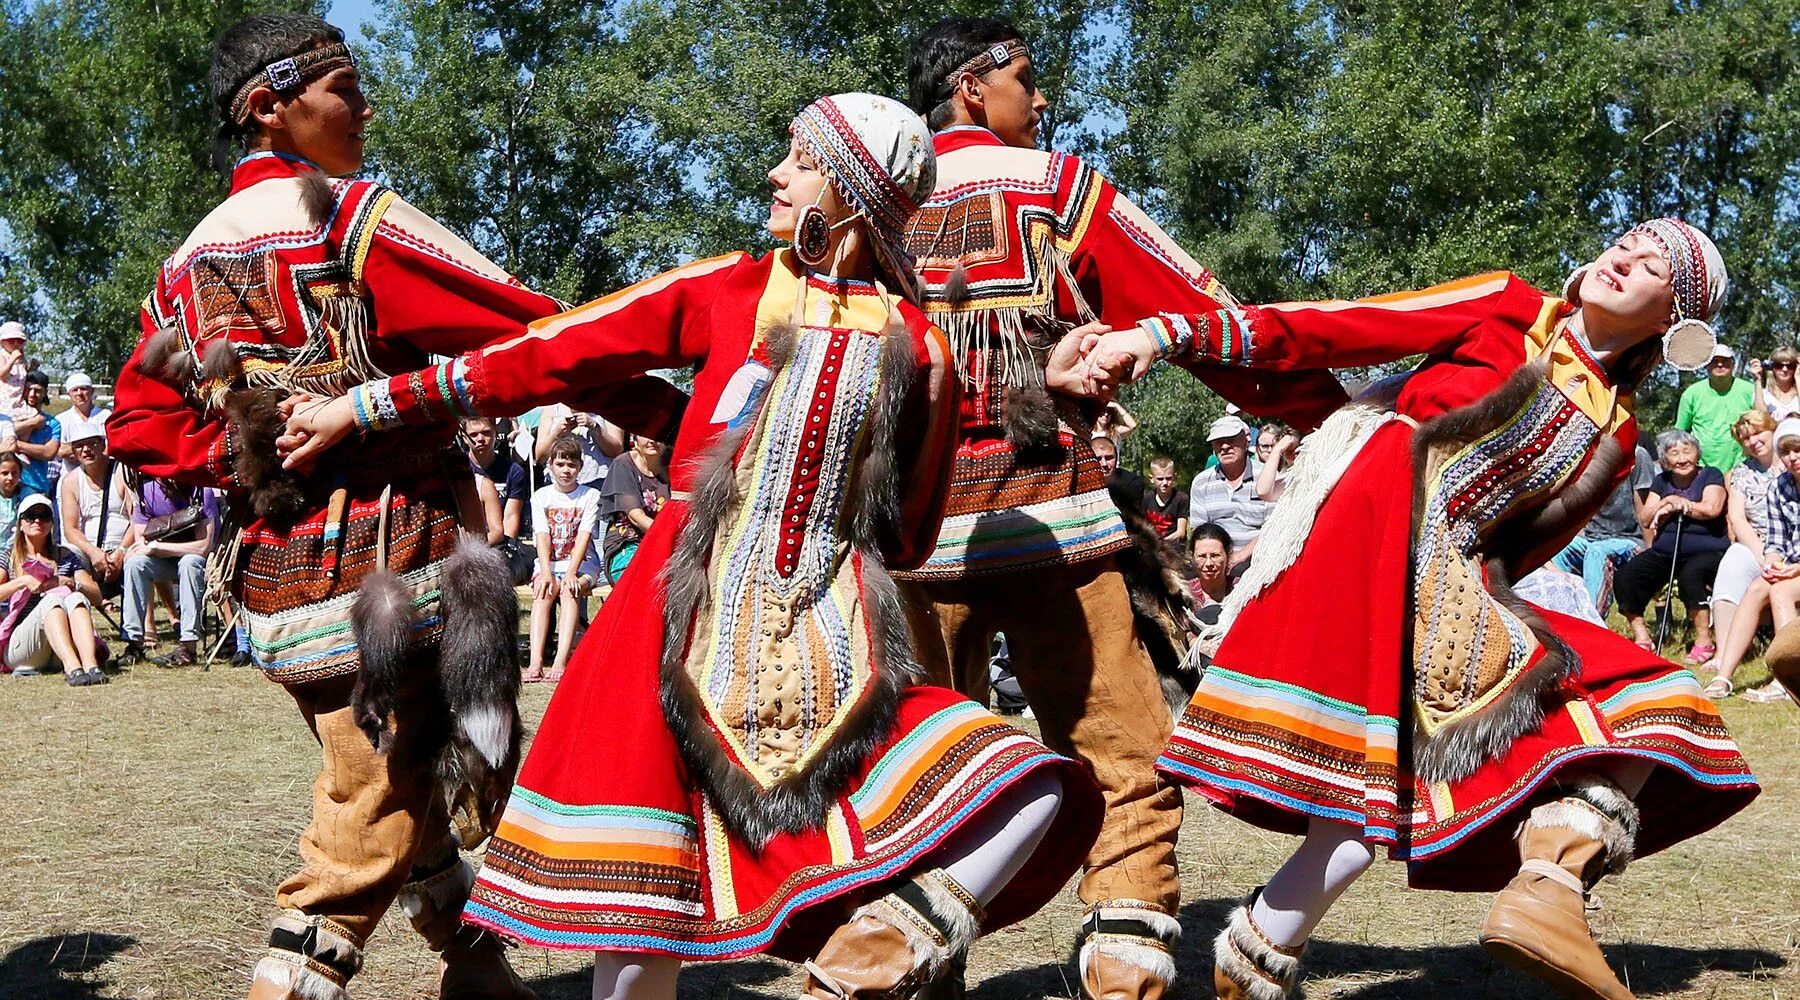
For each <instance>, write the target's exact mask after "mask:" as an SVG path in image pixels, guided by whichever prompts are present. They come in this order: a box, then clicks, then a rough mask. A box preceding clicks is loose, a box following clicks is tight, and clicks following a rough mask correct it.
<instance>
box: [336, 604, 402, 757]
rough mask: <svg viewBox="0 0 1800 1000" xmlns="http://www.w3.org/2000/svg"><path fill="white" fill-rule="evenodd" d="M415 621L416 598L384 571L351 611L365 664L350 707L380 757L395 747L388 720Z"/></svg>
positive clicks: (352, 606)
mask: <svg viewBox="0 0 1800 1000" xmlns="http://www.w3.org/2000/svg"><path fill="white" fill-rule="evenodd" d="M413 619H414V615H413V603H412V593H411V592H410V591H409V590H407V588H406V585H405V584H403V583H401V582H400V578H399V577H398V576H395V575H394V574H393V573H390V572H388V571H386V570H381V571H378V572H375V573H370V574H369V575H368V576H366V577H363V580H362V586H361V588H360V589H359V590H358V592H357V595H356V602H355V603H354V604H352V605H351V606H350V623H351V627H352V628H354V629H355V632H356V644H357V646H358V649H359V652H360V654H361V660H362V666H361V668H360V669H359V670H358V671H357V674H356V687H355V688H354V689H353V690H352V691H351V692H350V706H351V712H352V714H353V716H354V717H355V719H356V724H357V726H358V727H360V728H361V729H362V731H363V733H364V734H365V735H367V736H368V737H369V744H370V745H371V746H373V747H374V748H375V749H376V750H377V751H378V752H381V753H386V752H387V750H388V747H389V745H390V744H391V743H392V742H393V736H392V734H391V733H390V732H389V731H388V716H389V715H390V714H391V713H392V712H393V711H394V698H395V695H396V693H397V692H398V691H399V690H400V675H401V671H403V670H404V669H405V667H406V647H407V641H408V640H409V639H410V638H411V636H412V626H413Z"/></svg>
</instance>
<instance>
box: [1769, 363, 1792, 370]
mask: <svg viewBox="0 0 1800 1000" xmlns="http://www.w3.org/2000/svg"><path fill="white" fill-rule="evenodd" d="M1769 367H1770V368H1773V369H1775V370H1777V371H1784V372H1791V371H1793V370H1794V363H1793V362H1792V361H1777V362H1775V363H1774V364H1772V365H1770V366H1769Z"/></svg>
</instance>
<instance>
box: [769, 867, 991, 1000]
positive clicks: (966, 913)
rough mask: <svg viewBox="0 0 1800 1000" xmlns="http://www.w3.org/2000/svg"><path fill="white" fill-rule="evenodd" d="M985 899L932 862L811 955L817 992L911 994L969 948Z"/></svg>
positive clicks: (892, 998)
mask: <svg viewBox="0 0 1800 1000" xmlns="http://www.w3.org/2000/svg"><path fill="white" fill-rule="evenodd" d="M981 920H982V912H981V904H980V903H979V902H977V901H976V899H975V897H974V896H973V895H971V894H970V893H969V892H968V890H966V889H964V888H963V887H962V886H960V885H958V884H957V882H956V880H955V879H953V878H951V877H950V875H949V874H948V873H947V872H944V871H943V870H941V869H933V870H932V871H929V872H926V873H925V874H923V875H920V876H919V877H918V878H915V879H913V880H912V881H910V882H906V883H904V884H902V885H901V886H900V887H899V888H897V889H895V890H894V891H893V892H891V893H889V894H887V895H886V896H883V897H881V898H880V899H877V900H875V901H874V902H872V903H869V904H868V905H867V906H863V907H861V908H860V909H858V910H857V911H856V912H855V913H854V914H852V915H851V918H850V922H849V923H847V924H845V925H844V926H842V927H839V928H838V929H837V932H836V933H835V934H833V935H831V939H830V940H828V941H826V942H825V946H824V947H823V948H820V949H819V954H818V956H817V957H816V958H814V959H813V960H812V961H810V962H808V963H806V973H807V976H806V992H804V993H802V994H801V996H803V997H807V998H810V1000H908V998H910V997H913V996H915V995H917V994H918V992H919V990H920V989H921V988H923V987H924V986H925V985H926V984H928V983H931V982H933V981H935V980H936V979H937V978H938V976H939V975H940V974H941V973H942V972H943V971H944V970H945V969H946V968H947V967H948V966H949V965H950V963H951V962H952V961H953V960H954V959H955V958H957V957H958V956H961V955H962V954H964V953H965V952H967V951H968V949H969V945H970V944H971V943H973V942H974V940H975V935H976V934H977V933H978V932H979V930H980V927H981Z"/></svg>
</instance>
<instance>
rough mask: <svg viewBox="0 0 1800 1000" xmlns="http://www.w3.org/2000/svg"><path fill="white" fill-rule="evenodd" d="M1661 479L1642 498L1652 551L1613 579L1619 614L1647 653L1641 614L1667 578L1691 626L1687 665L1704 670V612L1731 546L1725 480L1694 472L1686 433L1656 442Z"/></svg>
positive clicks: (1707, 631)
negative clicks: (1651, 531) (1678, 594)
mask: <svg viewBox="0 0 1800 1000" xmlns="http://www.w3.org/2000/svg"><path fill="white" fill-rule="evenodd" d="M1656 447H1657V450H1658V451H1659V452H1660V453H1661V454H1662V471H1661V472H1659V473H1657V474H1656V476H1655V478H1653V479H1652V480H1651V482H1650V492H1649V493H1648V494H1646V495H1645V497H1644V517H1643V524H1644V526H1645V527H1646V528H1651V529H1654V531H1655V536H1654V540H1653V541H1652V542H1651V543H1650V547H1649V548H1647V549H1645V550H1644V551H1642V552H1639V553H1638V554H1637V555H1635V556H1632V557H1631V558H1630V559H1629V560H1627V561H1626V563H1625V565H1623V566H1621V567H1619V572H1618V574H1617V575H1615V576H1614V577H1613V587H1614V590H1615V591H1616V592H1617V594H1618V598H1619V611H1620V613H1621V614H1623V615H1624V616H1625V617H1626V618H1627V619H1628V620H1629V621H1630V622H1631V631H1632V637H1633V638H1634V639H1635V640H1636V641H1637V644H1638V645H1639V646H1640V647H1642V648H1644V649H1646V650H1650V651H1651V652H1655V651H1656V643H1654V642H1652V641H1651V640H1650V630H1649V628H1648V627H1647V626H1646V625H1645V624H1644V609H1645V608H1646V607H1647V606H1649V604H1650V599H1651V598H1653V597H1655V596H1656V594H1657V592H1658V591H1660V590H1662V588H1663V586H1664V584H1665V583H1666V582H1667V581H1668V579H1669V577H1670V575H1671V573H1672V574H1673V575H1674V578H1675V581H1676V583H1677V584H1678V585H1679V589H1680V592H1681V603H1682V605H1683V606H1684V607H1686V608H1687V610H1688V615H1689V616H1690V617H1691V618H1692V619H1693V622H1694V647H1693V648H1692V649H1690V650H1688V662H1690V663H1695V664H1699V663H1704V662H1706V661H1707V660H1708V659H1710V658H1711V657H1712V655H1713V653H1714V652H1715V649H1714V647H1713V635H1712V616H1711V613H1710V612H1709V611H1708V610H1707V608H1706V600H1707V597H1708V592H1709V591H1710V590H1711V589H1712V581H1713V577H1714V576H1715V575H1716V574H1717V573H1718V571H1719V560H1720V559H1721V558H1723V557H1724V555H1725V550H1726V549H1727V548H1729V547H1730V545H1731V542H1730V541H1729V540H1728V539H1727V538H1726V537H1725V476H1724V474H1723V473H1721V472H1720V471H1719V470H1718V469H1715V468H1713V467H1712V466H1710V465H1702V464H1700V442H1699V441H1696V440H1695V439H1694V435H1692V434H1689V433H1688V432H1687V431H1678V430H1677V431H1663V432H1662V433H1661V434H1658V435H1657V436H1656Z"/></svg>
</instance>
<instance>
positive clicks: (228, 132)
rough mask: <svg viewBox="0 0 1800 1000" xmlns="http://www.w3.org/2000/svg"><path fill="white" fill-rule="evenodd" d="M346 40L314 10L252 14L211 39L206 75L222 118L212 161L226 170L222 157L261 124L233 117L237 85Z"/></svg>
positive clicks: (219, 115)
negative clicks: (271, 66) (283, 62)
mask: <svg viewBox="0 0 1800 1000" xmlns="http://www.w3.org/2000/svg"><path fill="white" fill-rule="evenodd" d="M343 40H344V32H343V31H342V29H339V28H337V27H334V26H332V25H330V24H327V23H325V20H324V19H323V18H320V17H317V16H315V15H313V14H252V15H250V16H249V17H246V18H243V19H241V20H239V21H238V22H237V23H236V24H233V25H232V26H231V27H229V28H226V29H225V30H224V31H222V32H220V33H219V37H218V38H217V39H215V40H214V41H213V50H212V69H211V71H210V72H209V73H208V74H207V76H208V81H207V82H208V83H209V84H210V85H211V87H212V103H213V112H214V114H216V115H217V116H218V119H219V132H218V137H217V138H216V139H215V140H214V143H213V160H214V163H215V164H218V165H219V166H220V167H221V169H223V167H224V166H226V165H227V164H222V163H220V158H221V157H222V156H223V157H226V158H229V157H230V155H231V152H232V148H231V147H232V145H233V144H234V143H239V142H243V141H246V140H248V139H249V138H250V137H251V136H254V135H255V134H256V132H257V130H258V128H259V126H258V125H257V124H256V123H255V122H250V123H248V124H245V125H241V126H240V125H239V124H238V123H237V122H235V121H232V119H231V102H232V99H233V98H235V97H237V92H238V88H240V87H242V86H243V85H244V84H245V82H247V81H248V80H249V79H250V78H251V77H253V76H255V75H256V74H258V73H261V72H262V71H263V70H264V69H266V68H267V67H268V65H269V64H270V63H272V62H279V61H280V60H282V59H287V58H289V57H291V56H297V55H299V54H300V53H302V52H310V51H311V50H313V49H316V48H319V47H320V46H322V45H330V44H332V43H333V42H341V41H343Z"/></svg>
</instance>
